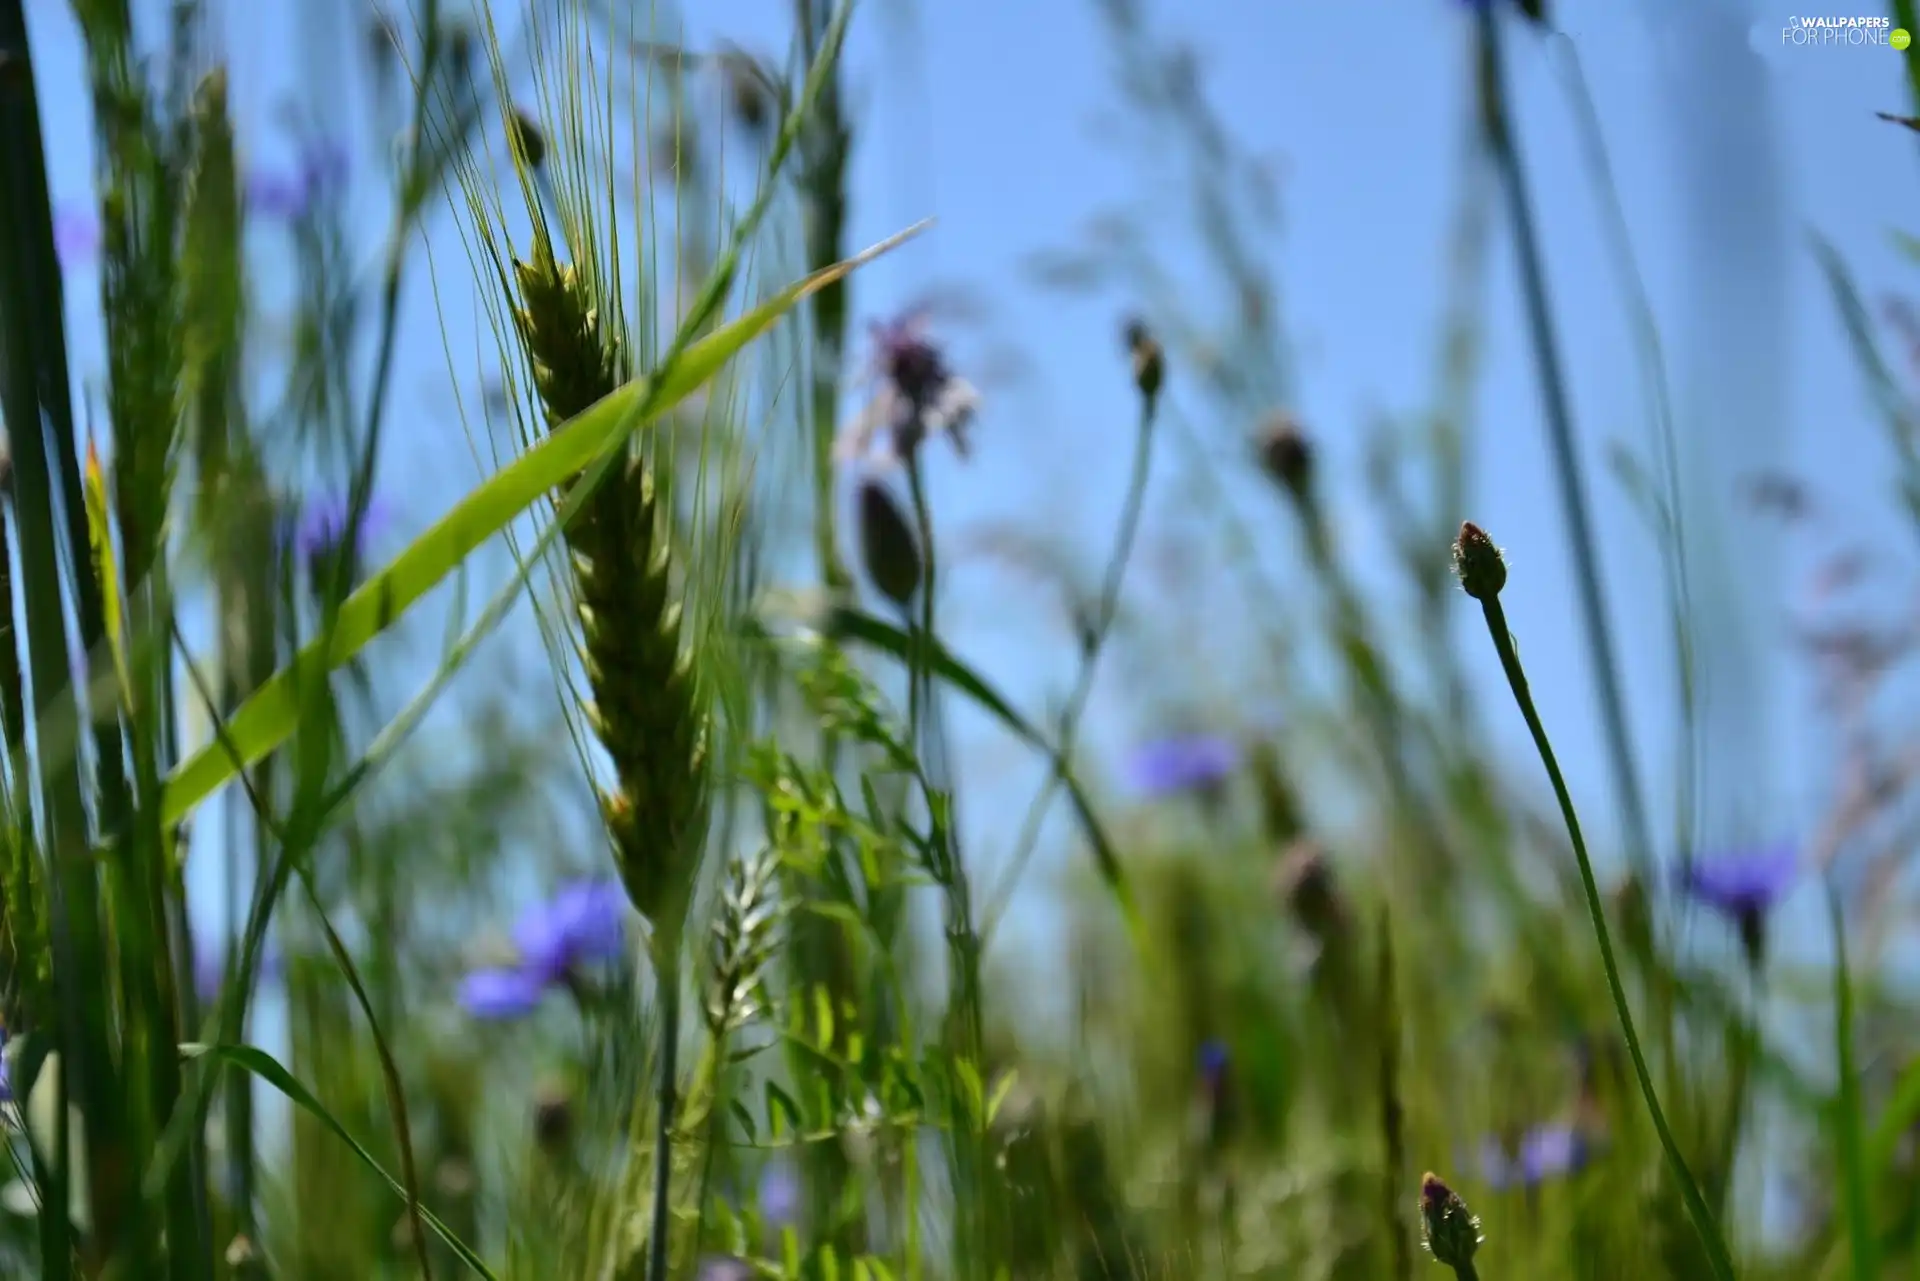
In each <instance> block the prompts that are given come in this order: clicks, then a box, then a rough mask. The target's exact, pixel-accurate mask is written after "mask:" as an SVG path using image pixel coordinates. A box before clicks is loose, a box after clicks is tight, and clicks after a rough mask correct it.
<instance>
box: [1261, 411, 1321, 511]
mask: <svg viewBox="0 0 1920 1281" xmlns="http://www.w3.org/2000/svg"><path fill="white" fill-rule="evenodd" d="M1260 464H1261V467H1262V468H1263V469H1264V470H1265V471H1266V473H1267V475H1268V476H1269V477H1270V478H1272V480H1273V481H1274V482H1275V483H1277V484H1278V485H1280V486H1281V487H1282V488H1283V489H1285V490H1286V491H1287V492H1288V493H1290V494H1292V495H1293V496H1294V497H1295V498H1305V497H1306V496H1307V493H1308V491H1309V490H1310V489H1311V488H1312V486H1313V443H1312V442H1311V441H1309V440H1308V439H1307V436H1306V433H1305V432H1303V431H1301V430H1300V424H1299V423H1298V422H1296V421H1295V420H1294V418H1293V415H1291V414H1286V413H1282V414H1276V415H1274V417H1273V418H1271V419H1270V420H1268V422H1267V425H1266V427H1265V429H1264V430H1263V431H1262V432H1261V434H1260Z"/></svg>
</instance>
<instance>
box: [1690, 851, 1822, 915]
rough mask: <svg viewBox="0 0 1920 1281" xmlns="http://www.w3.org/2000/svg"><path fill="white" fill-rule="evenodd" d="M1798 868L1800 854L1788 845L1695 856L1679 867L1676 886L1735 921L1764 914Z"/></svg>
mask: <svg viewBox="0 0 1920 1281" xmlns="http://www.w3.org/2000/svg"><path fill="white" fill-rule="evenodd" d="M1799 871H1800V857H1799V853H1798V851H1796V850H1795V849H1794V848H1793V846H1792V845H1788V844H1784V843H1783V844H1779V845H1772V846H1764V847H1761V848H1758V849H1751V850H1742V851H1739V852H1737V853H1731V854H1721V855H1716V856H1714V857H1712V858H1699V859H1695V860H1693V862H1692V863H1691V864H1689V865H1688V866H1686V867H1683V868H1681V869H1680V877H1679V879H1680V886H1681V888H1682V889H1683V890H1685V891H1686V893H1687V894H1689V895H1690V896H1692V897H1693V898H1694V899H1696V900H1698V901H1699V902H1701V903H1704V904H1705V905H1706V906H1708V907H1710V908H1712V909H1713V910H1715V911H1716V912H1719V913H1721V914H1722V915H1724V916H1726V917H1727V918H1728V919H1729V920H1731V921H1733V922H1735V923H1736V924H1745V923H1746V922H1747V921H1749V920H1751V919H1754V918H1758V917H1764V916H1766V915H1767V913H1769V912H1771V911H1772V910H1773V908H1774V906H1775V905H1776V904H1777V903H1779V901H1780V900H1781V899H1782V898H1784V897H1786V894H1787V891H1788V890H1789V889H1791V888H1792V887H1793V882H1794V879H1795V877H1796V876H1798V875H1799Z"/></svg>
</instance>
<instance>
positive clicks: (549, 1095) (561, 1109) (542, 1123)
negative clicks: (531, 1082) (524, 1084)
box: [533, 1085, 573, 1152]
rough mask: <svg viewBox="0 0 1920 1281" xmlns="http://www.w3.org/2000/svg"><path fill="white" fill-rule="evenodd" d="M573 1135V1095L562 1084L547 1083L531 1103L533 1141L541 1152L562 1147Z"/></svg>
mask: <svg viewBox="0 0 1920 1281" xmlns="http://www.w3.org/2000/svg"><path fill="white" fill-rule="evenodd" d="M572 1136H573V1096H572V1095H571V1094H570V1093H569V1092H568V1091H567V1090H566V1089H565V1088H564V1087H562V1086H557V1085H548V1086H545V1087H543V1088H542V1089H541V1090H540V1092H539V1094H538V1095H536V1096H535V1098H534V1103H533V1141H534V1142H535V1143H536V1144H538V1145H539V1146H540V1149H541V1151H543V1152H554V1151H558V1150H559V1149H560V1148H563V1147H565V1146H566V1144H567V1140H568V1139H570V1138H571V1137H572Z"/></svg>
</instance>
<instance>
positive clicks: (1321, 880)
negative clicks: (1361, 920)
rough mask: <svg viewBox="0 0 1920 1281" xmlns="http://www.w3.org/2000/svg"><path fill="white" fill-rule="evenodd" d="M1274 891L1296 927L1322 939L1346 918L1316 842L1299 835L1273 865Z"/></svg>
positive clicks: (1341, 924) (1335, 931)
mask: <svg viewBox="0 0 1920 1281" xmlns="http://www.w3.org/2000/svg"><path fill="white" fill-rule="evenodd" d="M1273 889H1274V893H1275V894H1276V895H1277V896H1278V897H1279V899H1280V900H1281V902H1282V903H1284V904H1285V906H1286V908H1287V910H1288V911H1289V912H1291V913H1292V914H1293V918H1294V920H1296V921H1298V922H1299V924H1300V928H1302V929H1303V930H1305V931H1306V932H1307V933H1308V934H1310V935H1312V936H1313V937H1314V938H1316V939H1318V940H1319V941H1320V942H1322V943H1325V942H1326V941H1327V940H1328V939H1329V938H1331V937H1332V936H1333V935H1334V934H1336V933H1338V932H1339V930H1340V928H1341V927H1342V926H1343V925H1344V924H1345V922H1346V913H1345V911H1344V909H1343V908H1342V906H1341V903H1340V887H1339V886H1338V884H1336V883H1335V881H1334V878H1333V868H1332V867H1331V866H1330V865H1329V864H1328V862H1327V857H1326V854H1325V852H1323V851H1322V850H1321V848H1320V845H1319V842H1317V841H1314V840H1312V839H1311V838H1309V837H1301V838H1299V839H1298V840H1296V841H1294V842H1293V844H1291V845H1289V846H1288V847H1287V849H1286V851H1285V852H1284V853H1283V854H1281V856H1280V861H1279V863H1278V864H1276V865H1275V866H1274V869H1273Z"/></svg>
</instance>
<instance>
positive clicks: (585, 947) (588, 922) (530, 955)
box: [459, 881, 627, 1019]
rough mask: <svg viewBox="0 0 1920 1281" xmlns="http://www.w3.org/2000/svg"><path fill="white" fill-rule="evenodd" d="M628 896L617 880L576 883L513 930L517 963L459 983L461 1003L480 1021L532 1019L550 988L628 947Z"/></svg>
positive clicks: (528, 914) (530, 911)
mask: <svg viewBox="0 0 1920 1281" xmlns="http://www.w3.org/2000/svg"><path fill="white" fill-rule="evenodd" d="M626 913H627V899H626V891H625V890H623V889H622V888H621V887H620V884H619V882H617V881H575V882H572V883H571V884H568V885H565V886H563V887H562V888H561V889H560V892H559V893H557V894H556V895H554V897H553V898H552V899H550V900H549V901H547V902H545V903H541V904H538V905H537V906H535V907H532V908H529V909H528V910H527V911H526V912H524V913H523V914H522V915H521V917H520V920H519V921H518V922H517V923H516V924H515V925H514V929H513V943H514V948H515V949H516V950H517V951H518V952H519V958H520V959H519V963H518V964H517V965H514V966H512V967H496V968H493V969H485V970H475V971H474V972H473V973H471V974H469V975H467V977H466V978H465V979H464V980H463V981H462V982H461V984H460V994H459V995H460V1004H462V1005H464V1006H466V1008H467V1012H468V1013H470V1014H472V1015H473V1016H474V1017H476V1018H482V1019H517V1018H520V1017H522V1016H524V1015H527V1014H531V1013H532V1012H533V1010H534V1009H535V1007H537V1006H538V1005H539V1004H540V1002H541V1001H542V1000H543V999H544V998H545V997H546V994H547V992H548V990H549V989H551V988H554V987H556V986H562V985H564V984H566V983H567V982H568V981H569V980H570V979H571V978H572V977H573V976H574V975H575V973H576V972H577V971H579V970H580V969H581V968H582V967H583V966H586V965H589V964H592V963H595V962H600V961H612V960H617V959H618V958H619V957H620V956H621V954H622V953H623V952H624V951H625V947H626Z"/></svg>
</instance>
